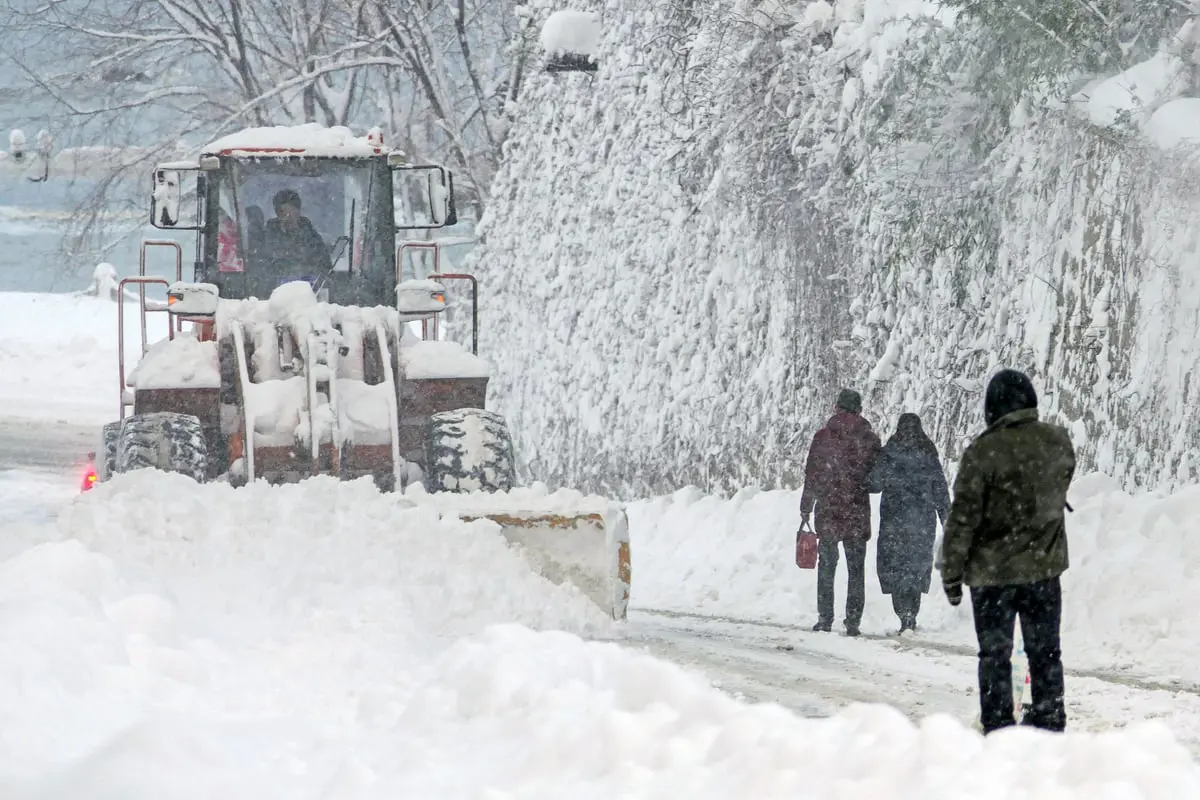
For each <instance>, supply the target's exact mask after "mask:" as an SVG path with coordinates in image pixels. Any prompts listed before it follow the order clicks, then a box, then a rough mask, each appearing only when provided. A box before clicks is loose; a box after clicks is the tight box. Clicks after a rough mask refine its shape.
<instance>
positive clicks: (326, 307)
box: [84, 125, 630, 620]
mask: <svg viewBox="0 0 1200 800" xmlns="http://www.w3.org/2000/svg"><path fill="white" fill-rule="evenodd" d="M150 206H151V221H152V224H153V225H154V226H155V227H157V228H159V229H163V230H166V231H190V232H193V234H194V237H195V248H196V250H195V253H196V255H195V262H194V275H193V279H192V280H191V281H189V282H185V281H184V280H183V245H182V244H180V242H179V241H178V240H177V239H173V238H164V239H148V240H145V241H143V243H142V250H141V258H140V268H139V273H138V275H137V276H130V277H126V278H124V279H122V280H121V281H120V290H121V292H122V293H125V291H126V288H127V287H128V288H129V290H130V294H134V295H136V296H137V297H138V298H139V300H138V303H137V305H138V311H139V315H140V320H139V323H140V329H139V333H140V339H141V341H140V345H141V347H140V352H141V356H140V359H138V361H137V363H136V365H135V366H133V368H132V369H131V370H127V369H126V346H125V335H126V324H125V322H126V321H125V318H124V317H125V305H126V303H125V302H119V303H118V311H117V317H118V319H117V326H118V351H119V352H118V372H119V382H120V410H119V416H118V419H117V420H116V421H114V422H111V423H109V424H107V425H105V426H104V427H103V429H102V431H101V436H100V442H99V446H98V448H97V450H96V452H95V453H93V454H91V461H92V467H91V469H90V471H89V475H88V477H87V478H85V480H84V489H88V488H91V487H92V486H93V485H94V484H95V483H98V482H99V483H102V482H104V481H106V480H108V479H109V478H111V477H112V476H114V475H117V474H120V473H126V472H132V471H135V470H139V469H146V468H153V469H159V470H164V471H169V472H177V473H182V474H184V475H187V476H189V477H190V478H192V479H194V480H196V481H200V482H208V481H227V482H229V483H231V484H233V485H234V486H245V485H248V484H252V483H256V482H265V483H269V484H279V483H295V482H300V481H302V480H304V479H305V478H308V477H311V476H316V475H331V476H336V477H337V478H339V479H342V480H355V479H361V478H368V477H369V478H370V479H371V480H373V481H374V483H375V484H376V486H378V488H379V489H380V490H381V491H385V492H389V491H404V493H405V497H406V499H412V500H413V501H414V502H416V503H426V504H432V505H433V506H434V507H435V508H436V509H437V510H438V511H439V512H440V513H442V514H444V515H453V516H458V517H460V518H463V519H467V520H474V519H488V520H491V521H492V522H494V523H495V524H496V525H497V526H498V532H499V533H500V534H501V535H503V536H504V537H505V538H506V539H507V540H508V541H509V542H511V543H512V544H513V545H514V547H515V548H516V549H518V550H519V551H520V552H521V553H522V554H523V555H524V556H525V558H526V559H527V561H528V563H529V564H530V566H531V568H533V569H534V570H536V571H537V572H539V573H540V574H542V575H543V576H545V577H546V578H547V579H549V580H552V581H554V582H556V583H569V584H573V585H575V586H577V587H578V588H579V589H580V590H581V591H582V592H583V593H584V594H586V595H587V596H588V597H589V598H590V599H591V600H593V601H594V602H595V603H596V604H597V605H599V606H600V607H601V608H602V609H604V611H605V612H607V613H608V614H609V615H611V616H612V617H613V618H614V619H618V620H621V619H624V618H625V616H626V608H627V606H628V601H629V582H630V553H629V535H628V524H627V520H626V516H625V511H624V508H623V507H622V506H621V505H620V504H618V503H616V502H612V501H609V500H606V499H604V498H598V497H587V496H583V495H580V494H578V493H575V492H570V491H567V490H560V491H558V492H555V493H553V494H548V493H546V492H545V491H540V492H539V491H537V490H536V489H533V488H528V487H519V486H517V485H516V470H515V464H514V457H513V444H512V439H511V436H510V434H509V430H508V426H507V423H506V421H505V419H504V418H503V417H502V416H500V415H499V414H497V413H496V412H494V411H492V410H489V409H488V408H487V407H486V405H485V400H486V396H487V386H488V379H489V375H490V365H489V364H488V362H486V361H485V360H484V359H482V358H480V357H479V355H478V332H479V331H478V327H479V326H478V322H479V320H478V311H477V309H478V282H477V281H476V279H475V278H474V276H471V275H467V274H457V273H442V272H440V271H438V269H437V257H438V255H439V245H438V243H437V240H421V241H399V240H398V231H404V230H434V229H439V228H445V227H447V226H450V225H453V224H455V223H456V213H455V209H454V198H453V179H452V176H451V174H450V173H449V172H448V171H447V170H445V169H444V168H443V167H441V166H426V165H414V164H411V163H409V162H408V161H407V159H406V158H405V156H404V154H403V153H401V152H398V151H395V150H391V149H390V148H388V147H385V146H384V143H383V139H382V136H381V135H379V134H378V132H377V131H372V132H371V133H369V134H368V135H367V136H365V137H356V136H354V135H353V134H351V132H350V131H349V130H347V129H345V128H323V127H319V126H315V125H302V126H297V127H283V128H251V129H247V130H244V131H241V132H240V133H237V134H233V135H231V136H228V137H226V138H224V139H221V140H218V141H217V142H214V143H213V144H211V145H209V146H207V147H205V148H203V150H202V151H201V153H200V154H199V157H198V159H197V160H196V161H195V162H175V163H168V164H160V165H158V166H157V167H155V169H154V170H153V174H152V193H151V199H150ZM272 214H273V215H272ZM406 250H407V251H409V252H410V254H411V253H412V252H416V251H421V252H422V253H423V254H424V255H429V254H432V256H433V260H434V268H433V270H432V271H431V272H430V273H429V274H427V275H424V276H422V277H420V278H412V279H408V280H401V275H402V271H401V270H402V267H403V264H404V261H403V257H404V255H405V252H406ZM155 251H159V252H165V253H166V254H168V255H170V256H173V258H174V275H173V276H172V277H174V280H170V279H169V278H166V277H158V276H155V275H150V274H148V273H147V254H148V253H150V252H155ZM448 284H463V285H466V286H468V287H469V288H470V290H471V304H470V322H471V342H472V343H471V347H470V349H468V348H466V347H464V346H463V345H461V344H459V343H457V342H455V341H451V340H447V339H445V338H439V327H438V324H437V323H438V319H439V317H440V315H442V314H443V312H444V311H445V309H446V308H447V293H446V286H447V285H448ZM154 285H158V286H160V287H162V288H164V289H165V292H166V300H165V302H158V303H155V302H154V301H150V300H148V298H147V295H146V289H147V288H148V287H150V286H154ZM455 311H456V312H457V311H459V309H455ZM152 314H157V315H159V316H161V317H164V318H165V320H166V335H165V337H164V338H162V339H160V340H159V341H157V342H154V343H152V342H151V341H150V340H149V336H148V327H147V318H148V316H149V315H152ZM135 350H136V348H135ZM414 486H420V487H421V488H420V489H415V490H411V491H410V490H409V487H414Z"/></svg>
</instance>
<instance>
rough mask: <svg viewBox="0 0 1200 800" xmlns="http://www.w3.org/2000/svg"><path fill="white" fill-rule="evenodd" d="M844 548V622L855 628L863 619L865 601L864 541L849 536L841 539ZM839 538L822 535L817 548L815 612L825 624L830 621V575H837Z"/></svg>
mask: <svg viewBox="0 0 1200 800" xmlns="http://www.w3.org/2000/svg"><path fill="white" fill-rule="evenodd" d="M841 544H842V547H843V548H845V550H846V570H847V571H848V573H849V580H848V581H847V586H846V626H847V627H849V628H857V627H858V625H859V623H860V622H862V615H863V604H864V603H865V602H866V596H867V587H866V569H865V565H866V563H867V542H866V540H865V539H852V540H848V541H845V542H842V543H841ZM837 565H838V540H837V539H829V538H824V537H822V539H821V543H820V545H819V546H818V548H817V616H818V617H819V618H820V621H821V622H822V623H825V624H832V623H833V579H834V578H835V577H836V576H837Z"/></svg>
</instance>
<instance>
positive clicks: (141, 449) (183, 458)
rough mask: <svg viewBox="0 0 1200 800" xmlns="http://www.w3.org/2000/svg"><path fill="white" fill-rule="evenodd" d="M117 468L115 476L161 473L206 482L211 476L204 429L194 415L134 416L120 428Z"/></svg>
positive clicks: (166, 413)
mask: <svg viewBox="0 0 1200 800" xmlns="http://www.w3.org/2000/svg"><path fill="white" fill-rule="evenodd" d="M115 466H116V469H115V471H116V472H133V471H134V470H138V469H147V468H150V469H160V470H163V471H164V472H178V473H180V474H182V475H187V476H188V477H190V478H192V479H193V480H196V481H199V482H203V481H204V479H205V477H206V476H207V474H208V444H207V441H206V440H205V438H204V428H203V427H202V426H201V424H200V420H199V419H198V418H197V417H194V416H192V415H191V414H176V413H174V412H170V411H156V412H154V413H151V414H135V415H134V416H132V417H129V418H128V419H126V420H125V423H124V425H122V426H121V435H120V436H119V437H118V439H117V452H116V460H115Z"/></svg>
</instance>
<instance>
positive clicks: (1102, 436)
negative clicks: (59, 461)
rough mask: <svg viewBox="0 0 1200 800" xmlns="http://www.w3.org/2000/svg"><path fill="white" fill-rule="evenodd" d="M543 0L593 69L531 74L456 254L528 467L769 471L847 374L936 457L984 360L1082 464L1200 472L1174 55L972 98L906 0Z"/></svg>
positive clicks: (787, 471)
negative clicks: (1000, 105) (1006, 98)
mask: <svg viewBox="0 0 1200 800" xmlns="http://www.w3.org/2000/svg"><path fill="white" fill-rule="evenodd" d="M553 5H554V6H555V7H559V6H561V5H570V6H571V7H573V8H577V9H580V10H591V11H595V12H596V13H597V14H598V16H599V20H600V24H601V28H602V30H603V34H602V39H601V43H600V46H599V47H598V49H597V52H596V57H597V58H598V60H599V61H600V69H599V71H598V72H596V73H553V74H538V75H537V76H535V77H531V78H530V79H529V81H528V83H527V85H526V88H525V90H524V94H523V97H522V99H521V104H522V107H521V111H520V113H519V114H518V115H517V122H516V127H515V128H514V129H513V135H512V136H511V138H510V140H509V142H508V144H507V146H506V149H507V152H506V162H505V165H504V167H503V169H502V170H501V172H500V174H499V176H498V177H497V180H496V182H495V184H494V186H493V194H492V201H491V205H490V206H489V212H488V215H487V216H486V217H485V219H484V221H483V223H482V225H481V231H482V233H483V244H482V246H481V247H479V248H478V249H477V251H476V252H475V254H474V255H473V257H472V263H471V264H470V265H469V266H470V267H471V268H472V269H474V270H475V271H476V272H477V273H478V274H479V275H480V277H481V281H482V284H481V288H482V294H483V300H482V304H483V312H482V313H483V320H482V324H483V326H484V331H485V336H484V341H483V348H484V349H483V351H482V352H483V354H484V355H486V356H487V357H489V358H491V359H492V360H493V361H494V362H495V363H496V370H495V375H494V377H493V379H492V381H493V383H492V386H493V389H492V402H493V404H494V405H495V406H497V407H498V409H499V410H501V411H502V412H504V413H506V414H507V415H508V417H509V419H510V421H511V423H512V425H513V428H514V432H515V436H516V445H517V449H518V458H519V459H520V460H521V461H522V463H523V467H524V468H525V470H526V472H527V475H528V476H529V477H536V478H540V479H542V480H546V481H548V482H550V483H551V484H568V485H576V486H580V487H584V488H589V489H601V490H607V491H614V492H621V493H626V494H629V493H642V492H646V491H666V490H670V489H674V488H677V487H680V486H683V485H686V484H695V485H699V486H703V487H705V488H708V489H716V490H728V489H730V488H733V487H735V486H738V485H743V484H746V483H751V482H754V483H759V484H760V485H764V486H768V487H773V486H779V485H783V486H794V485H796V484H797V483H798V471H799V467H800V465H801V464H802V463H803V457H804V455H805V451H806V449H807V443H808V439H809V437H810V436H811V434H812V432H813V431H814V430H815V428H816V426H817V425H819V424H820V422H822V421H823V420H824V419H825V417H826V416H827V415H828V412H829V408H830V404H831V401H832V399H833V397H834V395H835V393H836V390H837V388H838V387H839V386H840V385H850V386H854V387H856V388H858V389H860V391H862V392H863V395H864V400H865V403H866V415H867V416H868V418H869V419H871V420H872V422H873V423H874V424H875V425H876V427H877V428H882V429H883V431H884V432H885V434H886V433H888V432H890V431H891V429H892V427H893V426H894V424H895V421H896V418H897V417H898V415H899V414H900V413H901V412H903V411H910V410H911V411H917V412H919V413H921V414H922V417H923V419H924V420H925V423H926V427H927V428H929V429H930V430H931V432H933V433H934V435H935V436H936V438H937V441H938V442H939V444H940V445H941V446H942V448H943V449H944V450H945V452H946V456H947V458H948V459H949V460H951V461H953V460H954V459H956V458H957V456H958V454H959V453H960V452H961V449H962V447H963V445H964V444H965V442H966V441H967V440H968V438H969V437H970V436H971V435H973V434H974V433H976V432H977V431H978V430H979V428H980V427H981V424H982V413H981V412H982V390H983V387H984V385H985V383H986V380H987V378H988V376H989V375H990V373H991V372H992V371H994V370H995V369H996V368H998V367H999V366H1014V367H1017V368H1021V369H1024V370H1026V371H1028V372H1030V373H1031V374H1032V375H1033V376H1034V379H1035V384H1036V385H1037V386H1038V387H1039V389H1040V390H1041V392H1042V395H1043V408H1044V409H1045V411H1046V413H1047V414H1048V415H1049V416H1050V417H1052V418H1054V419H1057V420H1058V421H1061V422H1063V423H1065V424H1068V425H1069V426H1070V429H1071V431H1072V433H1073V434H1074V437H1075V441H1076V445H1077V447H1078V449H1079V451H1080V454H1081V460H1082V463H1083V467H1084V468H1097V469H1100V470H1103V471H1105V472H1108V473H1110V474H1113V475H1116V476H1118V477H1119V478H1121V479H1122V480H1123V481H1125V482H1126V483H1127V484H1128V485H1172V484H1178V483H1180V482H1185V481H1188V480H1191V479H1193V478H1194V477H1195V475H1196V469H1197V467H1196V466H1194V465H1193V463H1192V457H1191V456H1190V451H1191V450H1194V449H1195V447H1196V445H1197V444H1200V435H1197V434H1196V433H1194V431H1196V430H1197V425H1196V424H1195V423H1196V422H1198V421H1200V420H1198V419H1197V415H1198V412H1197V410H1196V409H1197V408H1198V407H1200V403H1198V401H1200V397H1197V393H1198V392H1200V389H1198V387H1197V386H1196V381H1195V380H1193V377H1194V376H1193V375H1192V370H1193V365H1194V364H1195V362H1196V357H1197V355H1200V342H1198V341H1197V333H1196V328H1197V322H1198V321H1200V286H1197V285H1196V283H1197V279H1196V277H1194V275H1195V274H1196V270H1197V267H1200V264H1197V263H1196V256H1195V255H1193V253H1194V252H1195V238H1196V234H1197V233H1198V232H1200V224H1198V223H1197V222H1196V220H1200V198H1198V197H1196V196H1195V193H1194V192H1192V193H1189V191H1188V190H1187V187H1188V186H1189V184H1190V185H1193V186H1194V185H1196V184H1195V183H1194V180H1195V177H1196V170H1195V167H1194V165H1192V164H1190V163H1189V162H1188V161H1186V159H1185V158H1184V156H1183V155H1181V151H1180V150H1178V149H1175V150H1166V149H1164V148H1163V147H1162V145H1164V144H1170V145H1175V144H1177V143H1178V141H1179V139H1180V138H1181V137H1180V134H1179V132H1180V131H1184V132H1186V131H1187V130H1189V129H1190V128H1189V123H1190V122H1191V121H1193V120H1194V119H1200V115H1195V114H1194V112H1193V110H1192V109H1191V108H1190V106H1188V105H1187V104H1188V103H1190V102H1194V101H1188V100H1175V101H1174V103H1170V102H1167V101H1170V100H1171V99H1172V98H1174V97H1176V96H1177V95H1179V94H1181V93H1186V92H1187V91H1188V81H1187V80H1184V79H1181V78H1180V76H1184V75H1185V74H1186V72H1187V69H1188V68H1190V62H1189V61H1188V57H1187V56H1181V55H1179V54H1178V53H1176V54H1169V53H1165V52H1164V53H1160V54H1158V55H1156V56H1155V61H1154V63H1149V62H1148V64H1149V65H1146V64H1143V65H1140V66H1139V69H1140V70H1141V72H1140V73H1138V74H1136V75H1134V76H1132V77H1131V76H1128V75H1126V76H1124V79H1125V83H1127V84H1128V85H1127V86H1126V85H1123V84H1121V79H1122V76H1117V78H1114V79H1112V80H1109V81H1103V80H1093V81H1091V82H1090V83H1087V82H1082V83H1081V85H1079V86H1077V87H1075V88H1076V89H1077V93H1076V94H1075V95H1074V97H1073V98H1072V96H1071V95H1070V94H1068V95H1066V96H1063V95H1062V94H1061V92H1060V93H1058V94H1055V93H1054V92H1050V91H1047V92H1045V93H1043V94H1042V95H1040V96H1039V95H1035V94H1032V93H1027V95H1026V97H1025V99H1023V100H1022V101H1021V102H1020V103H1018V104H1016V105H1015V106H1014V107H1013V108H1011V109H1009V110H1008V111H1007V112H1006V113H1007V117H1006V118H1005V119H1002V120H1000V121H999V122H997V120H996V116H997V109H996V108H995V107H987V106H985V105H984V104H985V103H986V101H985V100H981V99H980V98H979V97H978V96H976V95H973V94H972V93H971V92H970V91H969V90H968V87H966V86H965V85H963V83H962V81H963V79H962V78H961V73H962V72H963V71H964V70H962V69H961V63H962V58H963V46H964V45H963V42H962V37H961V35H959V34H958V33H956V31H955V25H954V24H947V23H948V22H952V21H950V20H948V19H947V18H945V17H944V16H942V17H939V16H938V15H939V14H940V13H941V12H939V11H938V10H937V9H936V8H935V6H934V5H933V4H931V3H927V2H923V0H865V1H864V0H853V1H851V0H838V2H837V3H836V4H829V3H826V2H823V0H817V1H816V2H793V3H789V2H775V1H774V0H772V1H771V2H747V1H746V0H719V1H718V2H714V3H708V4H704V5H705V7H704V9H702V10H695V9H694V8H693V4H689V3H681V2H673V0H656V1H655V2H646V1H645V0H607V2H604V3H601V2H592V3H589V2H583V0H580V1H579V2H574V3H569V4H560V3H555V4H553ZM550 10H551V9H550V8H549V7H548V8H546V9H544V11H545V13H546V14H548V13H549V11H550ZM1181 34H1184V35H1183V36H1182V38H1183V39H1184V40H1185V41H1186V40H1187V37H1188V36H1190V35H1191V33H1190V30H1185V31H1183V32H1181ZM956 36H957V37H958V38H957V39H956ZM1176 38H1177V39H1179V38H1181V37H1176ZM1164 73H1165V74H1164ZM1147 74H1149V75H1151V76H1154V77H1155V80H1154V81H1153V85H1151V82H1149V81H1148V80H1147ZM1103 77H1105V76H1100V78H1103ZM1114 81H1115V84H1114ZM1130 98H1135V99H1136V102H1135V101H1134V100H1131V99H1130ZM1164 102H1167V105H1166V106H1163V107H1162V108H1160V106H1162V104H1163V103H1164ZM1164 109H1165V111H1164ZM1122 110H1124V111H1125V112H1127V113H1119V112H1121V111H1122ZM1156 110H1158V111H1159V112H1160V113H1158V114H1155V115H1154V117H1151V112H1154V111H1156ZM1139 125H1142V126H1143V129H1139V127H1138V126H1139ZM1196 130H1197V131H1200V127H1197V128H1196ZM1147 133H1148V134H1150V136H1149V137H1147V136H1146V135H1145V134H1147ZM1183 138H1186V136H1184V137H1183ZM488 332H490V333H488Z"/></svg>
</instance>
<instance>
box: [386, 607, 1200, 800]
mask: <svg viewBox="0 0 1200 800" xmlns="http://www.w3.org/2000/svg"><path fill="white" fill-rule="evenodd" d="M432 674H433V675H436V678H435V679H433V680H431V681H430V682H429V683H428V684H426V685H423V686H421V687H420V688H419V689H418V691H417V692H416V693H415V694H414V696H413V698H412V700H411V702H410V703H409V705H408V707H407V708H406V709H405V711H404V713H403V714H402V715H401V717H400V721H399V724H400V725H413V726H417V725H422V726H427V727H428V729H429V733H428V734H427V735H426V737H425V738H423V739H422V743H421V747H420V748H418V749H417V750H415V751H409V752H404V753H402V754H401V755H400V756H399V758H400V761H399V763H398V764H397V771H398V772H400V773H404V772H406V771H411V772H410V773H409V774H407V775H406V776H405V778H404V780H405V783H404V784H402V786H403V788H404V789H406V790H407V791H408V792H409V793H412V794H414V795H432V794H437V795H438V796H454V797H459V796H463V797H465V796H477V795H474V794H472V793H471V792H472V791H473V790H474V791H478V789H479V787H481V786H486V787H488V788H491V789H493V790H494V791H495V792H496V796H497V797H499V796H508V795H507V793H510V792H511V793H516V794H519V795H520V796H523V797H556V796H562V794H563V792H564V791H568V790H566V789H565V787H568V786H569V787H570V789H569V792H568V793H569V794H570V796H571V797H573V798H576V797H578V798H611V797H705V798H709V797H711V798H718V797H720V798H733V797H754V798H775V797H779V798H783V797H791V798H796V797H803V798H818V797H845V798H859V797H878V798H921V799H922V800H925V799H926V798H952V797H953V798H957V797H979V798H984V797H988V798H1002V797H1017V796H1050V794H1053V796H1054V797H1056V798H1064V800H1065V798H1089V800H1091V798H1094V797H1097V796H1101V797H1114V798H1115V797H1130V796H1139V797H1147V798H1149V797H1162V798H1168V797H1176V796H1179V797H1182V796H1184V795H1185V794H1187V793H1191V792H1196V791H1198V790H1200V770H1197V767H1196V765H1195V764H1194V763H1193V762H1192V761H1191V758H1190V756H1189V755H1188V754H1187V753H1186V751H1184V750H1183V749H1182V748H1181V747H1180V746H1179V745H1178V744H1176V743H1175V742H1174V741H1173V740H1172V738H1171V736H1170V734H1169V733H1167V732H1166V731H1165V729H1163V728H1162V727H1161V726H1159V725H1157V724H1144V725H1141V726H1138V727H1136V728H1131V729H1130V730H1128V731H1127V732H1124V733H1121V734H1102V735H1083V734H1070V735H1066V736H1058V737H1055V736H1051V735H1047V734H1042V733H1037V732H1032V731H1017V730H1014V731H1006V732H1003V733H1001V734H998V735H996V736H994V737H991V738H990V739H988V740H986V741H985V740H984V739H983V738H982V737H981V736H979V735H977V734H975V733H974V732H972V731H969V730H967V729H965V728H964V727H963V726H962V725H961V724H959V723H958V722H956V721H954V720H952V719H951V718H948V717H945V716H934V717H930V718H928V719H926V720H924V721H923V722H922V723H921V724H920V725H919V726H914V725H913V724H912V723H910V722H909V721H908V720H906V719H905V718H904V717H903V716H902V715H901V714H900V713H899V712H897V711H895V710H893V709H890V708H887V707H884V706H866V705H860V706H851V707H850V708H848V709H846V710H845V711H843V712H841V713H840V714H838V715H837V716H835V717H833V718H830V719H802V718H799V717H797V716H795V715H793V714H791V713H790V712H788V711H785V710H783V709H782V708H780V707H778V706H775V705H773V704H764V705H756V706H749V705H745V704H742V703H739V702H737V701H735V700H733V699H731V698H730V697H728V696H727V695H725V694H722V693H720V692H718V691H717V690H714V689H712V688H711V687H709V686H707V685H705V684H704V683H703V682H702V681H700V680H698V679H697V678H696V677H695V676H694V675H693V674H691V673H688V672H686V671H684V670H682V669H680V668H679V667H676V666H674V665H671V664H667V663H665V662H662V661H658V660H655V659H653V658H651V657H648V656H645V655H641V654H637V653H634V652H631V651H629V650H625V649H622V648H620V647H617V646H616V645H612V644H599V643H585V642H581V641H580V640H579V639H577V638H576V637H574V636H571V635H569V634H560V633H533V632H530V631H526V630H522V629H519V628H516V627H512V626H501V627H496V628H493V629H490V630H488V631H486V632H485V633H483V634H481V635H479V636H477V637H474V638H472V639H471V640H468V641H464V642H460V643H458V644H457V645H455V646H454V647H452V648H450V649H449V650H448V651H447V652H446V653H445V654H444V655H443V656H442V657H441V658H440V659H439V660H438V661H437V662H436V664H435V666H434V668H433V670H432ZM436 758H441V759H449V761H450V763H454V764H462V765H466V766H465V768H462V769H461V770H459V771H457V772H456V773H455V774H454V775H453V777H452V778H451V782H450V783H449V785H447V784H446V783H443V782H442V781H445V779H446V776H439V777H440V780H438V781H437V782H434V781H432V780H431V779H430V776H428V774H427V773H424V771H423V769H422V767H423V765H425V764H428V763H430V762H431V761H432V760H433V759H436ZM1026 793H1028V794H1026Z"/></svg>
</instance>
